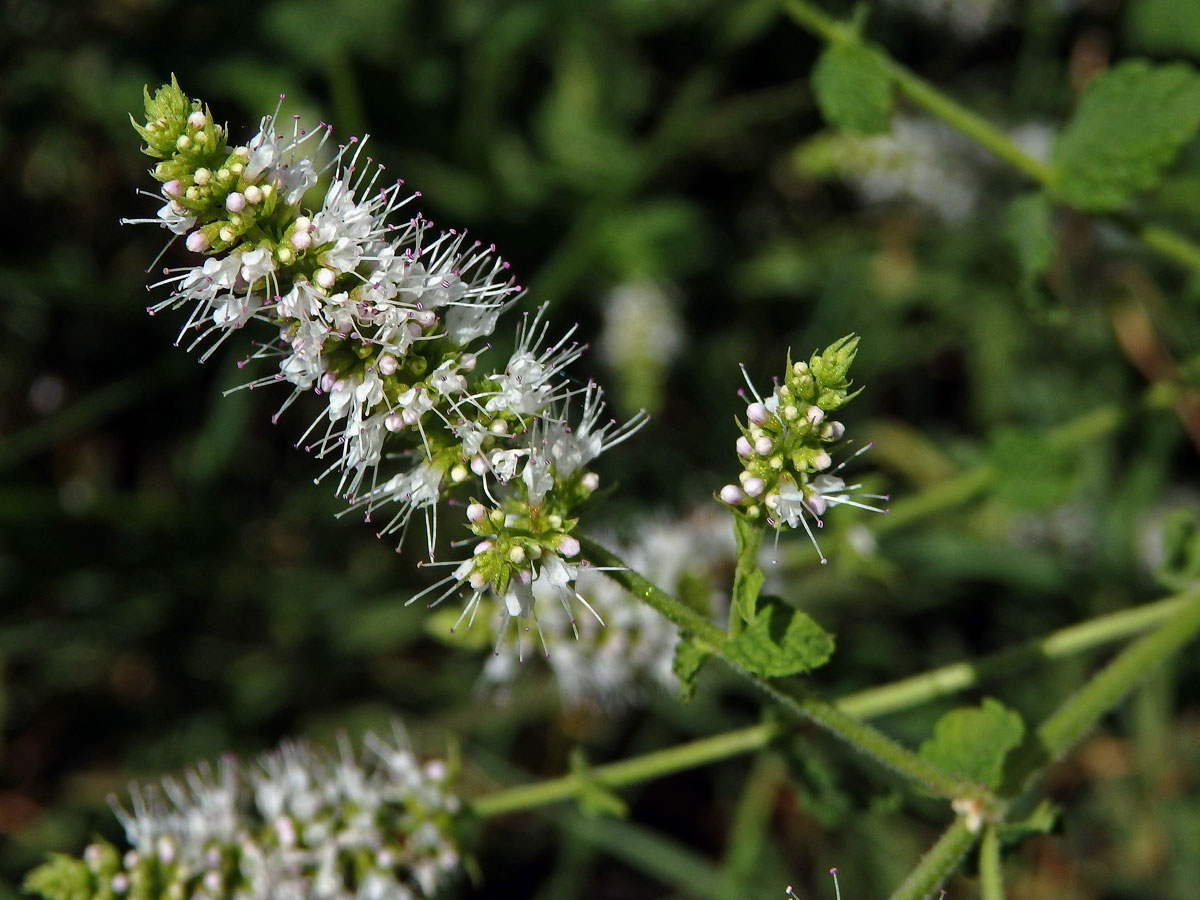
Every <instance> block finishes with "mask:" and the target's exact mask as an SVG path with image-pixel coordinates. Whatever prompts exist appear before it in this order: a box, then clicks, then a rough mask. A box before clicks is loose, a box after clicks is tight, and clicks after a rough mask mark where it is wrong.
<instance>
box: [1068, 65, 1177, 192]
mask: <svg viewBox="0 0 1200 900" xmlns="http://www.w3.org/2000/svg"><path fill="white" fill-rule="evenodd" d="M1198 127H1200V75H1198V74H1197V73H1196V70H1195V69H1194V68H1192V67H1191V66H1190V65H1188V64H1186V63H1182V62H1176V63H1171V64H1169V65H1161V66H1160V65H1153V64H1151V63H1149V62H1147V61H1145V60H1130V61H1128V62H1124V63H1121V64H1120V65H1117V66H1114V67H1113V68H1111V69H1109V70H1108V71H1107V72H1104V73H1102V74H1100V75H1097V76H1096V77H1095V78H1094V79H1092V81H1091V83H1090V84H1089V85H1088V86H1087V88H1086V89H1085V90H1084V92H1083V96H1082V97H1081V98H1080V100H1079V104H1078V106H1077V107H1076V110H1075V113H1074V115H1073V116H1072V117H1071V120H1070V121H1069V122H1068V123H1067V126H1066V128H1064V129H1063V131H1062V133H1061V134H1059V136H1058V140H1057V141H1056V142H1055V145H1054V167H1055V173H1054V187H1055V188H1056V190H1057V192H1058V193H1059V195H1061V196H1062V198H1063V199H1064V200H1066V201H1067V202H1068V203H1070V204H1071V205H1073V206H1076V207H1078V208H1079V209H1084V210H1092V211H1099V212H1104V211H1111V210H1115V209H1119V208H1120V207H1122V206H1124V205H1125V202H1126V201H1127V200H1128V199H1129V198H1130V197H1131V196H1132V195H1133V194H1135V193H1136V192H1138V191H1142V190H1145V189H1147V188H1149V187H1153V186H1154V185H1155V184H1156V183H1157V182H1158V179H1159V177H1160V176H1161V175H1162V172H1163V170H1164V169H1165V168H1166V167H1167V166H1168V165H1169V164H1170V163H1171V161H1172V160H1174V159H1175V155H1176V154H1177V153H1178V152H1179V149H1180V148H1181V147H1182V146H1183V145H1184V144H1185V143H1187V142H1188V141H1189V140H1190V139H1191V138H1192V136H1193V135H1195V133H1196V129H1197V128H1198Z"/></svg>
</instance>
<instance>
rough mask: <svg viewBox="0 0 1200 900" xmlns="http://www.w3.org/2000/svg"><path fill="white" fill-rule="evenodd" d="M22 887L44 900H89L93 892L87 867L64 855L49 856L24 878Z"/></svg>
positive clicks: (79, 861)
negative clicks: (44, 899)
mask: <svg viewBox="0 0 1200 900" xmlns="http://www.w3.org/2000/svg"><path fill="white" fill-rule="evenodd" d="M22 887H23V888H24V889H25V890H26V891H28V892H29V893H31V894H38V895H39V896H42V897H45V898H46V900H89V898H90V897H91V896H92V894H93V892H94V886H93V884H92V875H91V873H90V872H89V871H88V867H87V866H86V865H85V864H84V863H83V862H82V861H81V860H78V859H73V858H72V857H70V856H67V855H66V854H65V853H52V854H50V859H49V860H48V861H47V862H44V863H42V864H41V865H40V866H38V867H37V868H36V869H34V870H33V871H32V872H30V873H29V874H28V875H26V876H25V883H24V884H23V885H22Z"/></svg>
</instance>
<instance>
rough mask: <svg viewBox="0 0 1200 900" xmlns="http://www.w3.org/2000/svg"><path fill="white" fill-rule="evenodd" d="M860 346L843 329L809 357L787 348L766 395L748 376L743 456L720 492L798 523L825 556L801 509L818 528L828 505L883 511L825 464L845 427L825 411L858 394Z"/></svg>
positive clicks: (732, 501)
mask: <svg viewBox="0 0 1200 900" xmlns="http://www.w3.org/2000/svg"><path fill="white" fill-rule="evenodd" d="M857 351H858V336H857V335H847V336H846V337H843V338H842V339H841V340H838V341H835V342H834V343H832V344H830V345H829V346H828V347H826V348H825V350H824V352H822V353H814V354H813V355H812V356H811V357H810V358H809V361H808V362H804V361H798V362H795V363H793V362H792V359H791V354H789V355H788V360H787V369H786V371H785V372H784V377H783V383H782V384H779V383H778V382H777V383H776V385H775V389H774V390H773V391H772V393H771V395H770V396H769V397H767V398H766V399H765V400H764V399H763V398H762V397H761V396H760V395H759V393H758V391H757V390H755V388H754V385H752V384H750V383H749V379H748V378H747V384H748V385H749V387H750V391H751V393H752V394H753V396H754V400H753V401H752V402H750V403H749V404H748V405H747V407H746V424H745V425H743V424H742V423H741V422H739V423H738V428H739V429H740V430H741V432H742V435H741V437H739V438H738V439H737V454H738V458H739V459H740V461H741V463H742V471H741V472H740V473H739V475H738V480H739V484H736V485H735V484H727V485H725V486H724V487H723V488H721V490H720V491H719V492H718V493H717V496H718V498H719V499H720V500H721V502H722V503H724V504H725V505H726V506H728V507H730V508H731V509H733V510H734V511H735V512H737V513H738V514H740V515H743V516H746V517H747V518H749V519H752V520H763V521H765V522H766V524H768V525H772V526H774V527H775V528H776V529H777V530H778V529H779V528H781V527H782V526H783V525H784V524H786V525H787V526H788V527H789V528H798V527H803V528H804V530H805V532H806V533H807V534H808V536H809V538H810V540H812V543H813V546H814V547H816V548H817V554H818V555H819V556H820V558H821V562H822V563H824V562H825V561H826V560H825V556H824V554H822V553H821V548H820V547H819V546H817V542H816V538H815V536H814V535H813V532H812V529H811V528H810V527H809V524H808V521H807V519H806V516H807V517H808V518H811V519H812V520H813V521H814V522H815V523H816V525H817V527H818V528H819V527H821V525H822V520H821V517H822V516H823V515H824V514H825V511H826V509H828V508H829V507H830V506H836V505H839V504H848V505H852V506H859V507H862V508H864V509H870V510H873V511H876V512H886V510H882V509H879V508H877V507H874V506H870V505H867V504H864V503H860V502H857V501H855V500H852V499H851V496H852V495H853V494H854V493H855V492H857V491H858V488H859V485H851V486H847V485H846V482H845V481H844V480H843V479H841V478H839V477H837V475H836V474H834V473H835V472H837V471H839V470H840V469H841V468H842V466H838V467H837V468H833V469H832V471H830V470H831V468H832V467H833V458H832V456H830V453H829V451H830V449H832V447H833V445H834V444H836V443H837V442H838V441H840V440H841V439H842V437H843V436H844V434H845V432H846V429H845V426H844V425H843V424H842V423H841V422H837V421H833V420H831V419H829V418H828V414H829V413H831V412H834V411H835V410H837V409H839V408H840V407H842V406H844V405H845V404H846V403H848V402H849V401H850V400H852V399H854V397H855V396H856V395H857V394H858V391H854V392H851V391H850V383H851V382H850V379H849V377H848V373H849V371H850V365H851V364H852V363H853V362H854V356H855V354H856V353H857ZM860 390H861V389H860ZM867 446H868V447H869V446H870V445H869V444H868V445H867ZM863 449H866V448H865V447H864V448H863ZM859 452H862V451H861V450H860V451H859ZM859 496H863V497H868V498H872V499H881V500H886V499H887V497H885V496H878V495H873V494H859Z"/></svg>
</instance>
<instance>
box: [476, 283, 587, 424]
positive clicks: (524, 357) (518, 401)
mask: <svg viewBox="0 0 1200 900" xmlns="http://www.w3.org/2000/svg"><path fill="white" fill-rule="evenodd" d="M545 310H546V307H544V306H542V307H539V309H538V311H537V314H536V315H535V316H534V317H533V320H532V321H529V320H528V319H526V320H525V321H524V322H522V324H521V329H520V331H519V332H518V338H517V348H516V350H514V351H513V355H512V357H511V358H510V359H509V361H508V365H507V366H505V368H504V372H503V373H500V374H496V375H493V376H492V380H493V381H494V382H495V383H496V385H497V390H496V393H495V394H493V395H492V396H491V397H490V398H489V399H488V401H487V404H486V408H487V410H488V412H509V413H513V414H515V415H518V416H526V415H532V414H535V413H539V412H541V411H542V410H544V409H545V408H546V407H547V406H549V405H550V404H551V403H552V402H554V401H556V400H560V399H565V398H566V396H567V393H566V388H565V385H564V384H562V383H556V382H555V379H556V378H558V377H559V375H560V374H561V373H562V370H563V369H564V368H566V367H567V366H568V365H570V364H571V363H573V362H574V361H575V360H577V359H578V358H579V357H580V356H581V355H582V354H583V347H581V346H580V345H579V344H577V343H573V344H568V343H567V341H568V340H569V339H570V337H571V335H572V334H574V332H575V328H574V327H572V328H571V329H569V330H568V331H567V333H566V334H564V335H563V336H562V337H561V338H560V339H559V340H558V341H557V342H555V343H554V344H552V345H550V346H549V347H546V348H545V349H543V350H541V351H535V350H534V347H536V346H537V345H538V344H540V343H541V342H542V341H543V340H544V339H545V337H546V331H547V329H548V327H549V326H548V325H546V324H544V323H543V322H542V315H543V314H544V312H545ZM539 326H540V328H539Z"/></svg>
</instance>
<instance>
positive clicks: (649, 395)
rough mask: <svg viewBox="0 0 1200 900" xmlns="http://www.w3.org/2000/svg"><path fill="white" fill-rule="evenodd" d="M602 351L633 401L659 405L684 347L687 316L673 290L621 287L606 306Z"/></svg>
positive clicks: (632, 284) (654, 286)
mask: <svg viewBox="0 0 1200 900" xmlns="http://www.w3.org/2000/svg"><path fill="white" fill-rule="evenodd" d="M603 313H604V330H603V331H602V332H601V334H600V353H601V354H602V355H603V357H604V360H605V362H607V363H608V366H609V369H610V370H611V371H612V372H613V374H614V375H615V376H616V377H617V378H619V379H620V390H621V391H622V392H623V393H621V394H619V395H618V396H620V397H621V398H622V399H624V400H626V401H628V402H629V404H630V405H632V406H643V407H648V408H650V409H651V410H654V409H656V408H657V406H658V404H659V403H660V402H661V400H662V393H663V379H664V377H665V375H666V372H667V370H668V369H669V368H670V366H671V363H672V362H674V360H675V357H676V356H677V355H678V354H679V351H680V350H681V349H682V348H683V342H684V326H683V320H682V318H681V317H680V315H679V311H678V310H677V309H676V301H675V299H674V298H673V297H672V296H671V294H670V293H669V292H668V291H666V290H664V289H663V288H662V287H660V286H659V285H657V284H654V283H653V282H630V283H628V284H623V285H620V286H618V287H617V288H616V289H615V290H614V291H613V292H612V293H611V294H610V295H609V296H608V297H607V298H605V301H604V305H603Z"/></svg>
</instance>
